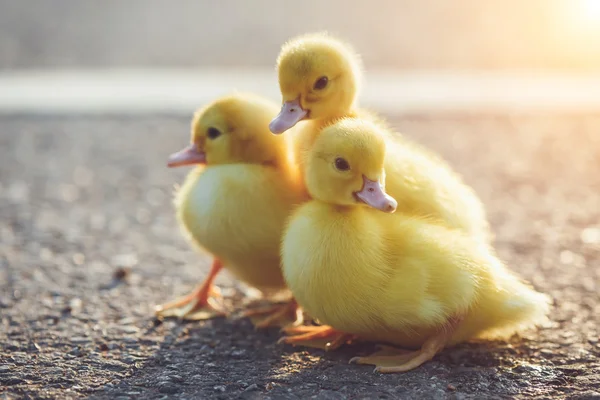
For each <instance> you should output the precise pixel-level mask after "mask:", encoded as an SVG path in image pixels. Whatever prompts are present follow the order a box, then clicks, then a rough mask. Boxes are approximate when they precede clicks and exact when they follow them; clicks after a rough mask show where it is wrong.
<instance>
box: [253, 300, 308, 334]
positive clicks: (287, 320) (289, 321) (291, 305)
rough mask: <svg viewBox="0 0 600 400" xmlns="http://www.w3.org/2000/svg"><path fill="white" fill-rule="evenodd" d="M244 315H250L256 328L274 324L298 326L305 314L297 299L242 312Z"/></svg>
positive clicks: (302, 321) (278, 325)
mask: <svg viewBox="0 0 600 400" xmlns="http://www.w3.org/2000/svg"><path fill="white" fill-rule="evenodd" d="M242 317H249V318H250V321H252V324H253V325H254V327H255V328H256V329H263V328H268V327H272V326H277V327H284V326H298V325H302V323H304V315H303V313H302V310H301V309H300V307H298V304H297V303H296V301H294V300H291V301H289V302H287V303H283V304H272V305H268V306H264V307H258V308H253V309H249V310H246V311H244V312H242Z"/></svg>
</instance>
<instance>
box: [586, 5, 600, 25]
mask: <svg viewBox="0 0 600 400" xmlns="http://www.w3.org/2000/svg"><path fill="white" fill-rule="evenodd" d="M581 2H582V4H581V13H582V14H583V15H582V17H583V18H584V19H586V20H588V21H590V22H596V23H598V24H600V0H581Z"/></svg>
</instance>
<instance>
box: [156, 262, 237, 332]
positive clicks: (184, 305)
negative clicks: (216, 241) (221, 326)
mask: <svg viewBox="0 0 600 400" xmlns="http://www.w3.org/2000/svg"><path fill="white" fill-rule="evenodd" d="M221 268H222V265H221V262H220V261H219V260H216V259H215V261H214V262H213V266H212V268H211V270H210V273H209V274H208V277H207V278H206V279H205V281H204V282H203V283H202V284H201V285H200V286H198V287H197V288H196V289H195V290H194V291H193V292H192V293H190V294H188V295H187V296H184V297H182V298H180V299H177V300H174V301H171V302H168V303H165V304H161V305H159V306H157V307H156V315H158V316H161V317H176V318H179V319H184V320H192V321H198V320H205V319H210V318H214V317H219V316H224V315H226V312H225V311H224V310H223V308H222V306H221V305H220V304H219V302H218V301H217V300H216V297H220V291H219V290H218V289H217V288H215V287H213V285H212V283H213V281H214V279H215V277H216V275H217V274H218V273H219V271H220V270H221Z"/></svg>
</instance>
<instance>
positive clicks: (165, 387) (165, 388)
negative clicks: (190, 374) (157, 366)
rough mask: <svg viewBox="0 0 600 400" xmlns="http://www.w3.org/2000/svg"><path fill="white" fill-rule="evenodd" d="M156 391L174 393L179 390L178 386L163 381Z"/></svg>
mask: <svg viewBox="0 0 600 400" xmlns="http://www.w3.org/2000/svg"><path fill="white" fill-rule="evenodd" d="M158 391H159V392H161V393H166V394H174V393H177V392H178V391H179V387H178V386H177V385H173V384H172V383H163V384H161V385H160V386H159V387H158Z"/></svg>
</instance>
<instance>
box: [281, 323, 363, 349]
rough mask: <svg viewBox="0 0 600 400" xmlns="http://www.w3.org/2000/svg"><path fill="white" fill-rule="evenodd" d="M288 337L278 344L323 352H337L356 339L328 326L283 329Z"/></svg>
mask: <svg viewBox="0 0 600 400" xmlns="http://www.w3.org/2000/svg"><path fill="white" fill-rule="evenodd" d="M282 331H283V332H284V333H285V334H286V335H287V336H284V337H282V338H281V339H279V341H278V342H277V343H287V344H291V345H293V346H306V347H312V348H316V349H321V350H327V351H329V350H335V349H337V348H339V347H340V346H342V345H343V344H345V343H349V342H351V341H352V340H354V339H355V338H356V337H355V336H354V335H350V334H348V333H345V332H340V331H338V330H335V329H333V328H332V327H330V326H327V325H321V326H296V327H288V328H284V329H282Z"/></svg>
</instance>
